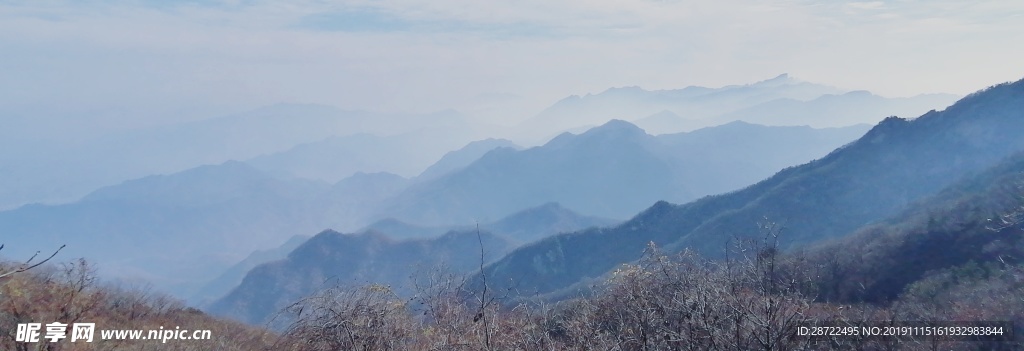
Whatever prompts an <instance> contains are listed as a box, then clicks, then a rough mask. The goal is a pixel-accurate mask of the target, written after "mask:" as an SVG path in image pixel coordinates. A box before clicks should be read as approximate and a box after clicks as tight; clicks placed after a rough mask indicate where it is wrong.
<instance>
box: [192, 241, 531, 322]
mask: <svg viewBox="0 0 1024 351" xmlns="http://www.w3.org/2000/svg"><path fill="white" fill-rule="evenodd" d="M513 247H514V244H513V243H512V242H510V241H508V240H506V239H504V238H503V237H501V236H498V235H494V234H491V233H489V232H486V231H481V232H479V233H478V232H476V231H452V232H449V233H447V234H445V235H443V236H441V237H438V238H433V239H415V240H402V241H396V240H394V239H391V238H388V237H387V236H386V235H383V234H382V233H379V232H375V231H368V232H365V233H363V234H341V233H338V232H335V231H324V232H321V233H319V234H317V235H316V236H314V237H313V238H311V239H309V240H308V241H306V242H305V243H303V244H302V245H300V246H299V247H298V248H296V249H295V250H294V251H292V252H291V253H289V254H288V257H287V258H285V259H283V260H279V261H275V262H271V263H266V264H263V265H260V266H257V267H256V268H254V269H253V270H251V271H249V273H248V274H247V275H246V276H245V279H244V280H242V282H241V285H239V286H238V287H237V288H235V289H234V290H232V291H231V292H230V293H228V295H227V296H225V297H223V298H222V299H219V300H217V301H215V302H214V303H213V304H211V305H210V306H209V308H208V309H207V310H208V311H210V312H211V313H214V314H217V315H221V316H227V317H231V318H234V319H237V320H241V321H246V322H248V323H250V324H265V323H268V322H272V320H273V318H274V317H275V314H276V312H278V311H280V310H281V309H283V308H285V307H287V306H288V305H289V304H291V303H293V302H295V301H297V300H298V299H300V298H302V297H305V296H308V295H310V294H312V293H314V292H316V291H317V290H319V289H323V288H325V287H330V286H335V285H343V286H344V285H357V286H358V285H364V284H377V285H381V286H389V287H391V289H395V290H397V291H399V292H400V293H401V294H402V295H409V294H411V293H415V288H414V285H415V284H414V283H412V280H413V279H414V278H418V279H430V278H431V277H432V274H440V275H444V274H447V273H456V274H461V273H466V272H469V271H471V270H473V269H479V267H480V266H481V264H483V263H487V262H490V261H493V260H495V259H497V258H499V257H501V256H502V255H504V254H505V253H507V252H508V251H509V250H511V249H512V248H513ZM421 283H422V282H421Z"/></svg>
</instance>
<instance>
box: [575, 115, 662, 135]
mask: <svg viewBox="0 0 1024 351" xmlns="http://www.w3.org/2000/svg"><path fill="white" fill-rule="evenodd" d="M610 134H613V135H622V136H626V135H646V134H647V132H646V131H644V130H643V129H641V128H640V127H637V126H636V125H635V124H633V123H629V122H627V121H623V120H621V119H613V120H610V121H608V122H605V124H602V125H600V126H597V127H594V128H591V129H590V130H588V131H586V132H585V133H583V134H582V135H610Z"/></svg>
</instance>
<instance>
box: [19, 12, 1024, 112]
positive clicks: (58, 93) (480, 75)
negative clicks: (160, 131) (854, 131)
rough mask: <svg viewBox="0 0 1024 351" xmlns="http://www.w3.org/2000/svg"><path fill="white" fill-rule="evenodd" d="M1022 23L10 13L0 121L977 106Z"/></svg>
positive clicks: (909, 15)
mask: <svg viewBox="0 0 1024 351" xmlns="http://www.w3.org/2000/svg"><path fill="white" fill-rule="evenodd" d="M1022 15H1024V2H1019V1H978V2H973V1H972V2H964V1H949V0H935V1H931V0H930V1H834V0H829V1H810V0H808V1H753V0H751V1H747V0H725V1H673V0H660V1H657V0H566V1H551V0H520V1H479V0H409V1H393V0H350V1H313V0H298V1H259V0H253V1H229V0H225V1H217V0H206V1H201V0H194V1H174V2H171V1H156V0H148V1H147V0H135V1H0V113H4V114H6V117H4V116H0V121H3V120H4V119H7V120H8V123H16V122H17V120H19V118H20V119H22V120H23V119H31V118H35V117H36V115H39V116H43V115H48V116H65V115H67V116H75V117H73V118H94V119H95V123H96V124H97V125H102V124H104V123H108V124H122V125H145V124H147V123H160V122H166V121H174V120H181V119H198V118H205V117H209V116H212V115H216V114H220V113H227V112H232V111H242V110H246V109H252V108H256V107H260V106H266V105H271V104H275V103H281V102H289V103H317V104H327V105H333V106H337V107H341V108H347V109H364V110H371V111H389V112H394V111H401V112H427V111H437V110H443V109H446V108H452V107H455V108H459V107H463V106H472V105H474V104H480V103H484V102H495V101H496V102H502V103H514V104H516V105H518V106H520V107H522V108H523V111H531V109H532V111H539V109H541V108H543V107H545V106H547V105H550V104H551V103H553V102H555V101H557V100H558V99H561V98H563V97H565V96H568V95H572V94H576V95H583V94H587V93H599V92H601V91H603V90H606V89H608V88H610V87H621V86H640V87H643V88H646V89H673V88H682V87H685V86H689V85H701V86H709V87H718V86H724V85H729V84H745V83H752V82H755V81H758V80H764V79H768V78H771V77H774V76H777V75H779V74H781V73H789V74H790V75H791V76H793V77H795V78H798V79H801V80H805V81H810V82H815V83H822V84H828V85H833V86H837V87H840V88H844V89H851V90H853V89H864V90H870V91H872V92H874V93H877V94H880V95H883V96H889V97H897V96H911V95H916V94H921V93H940V92H941V93H955V94H967V93H970V92H973V91H975V90H978V89H981V88H984V87H986V86H989V85H992V84H996V83H1000V82H1005V81H1012V80H1017V79H1020V78H1022V77H1024V65H1021V64H1020V63H1021V62H1024V45H1020V41H1021V40H1022V39H1024V16H1022ZM528 117H530V116H522V119H526V118H528ZM69 118H71V117H69ZM507 118H514V117H507Z"/></svg>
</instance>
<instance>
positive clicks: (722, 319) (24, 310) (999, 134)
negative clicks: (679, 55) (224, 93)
mask: <svg viewBox="0 0 1024 351" xmlns="http://www.w3.org/2000/svg"><path fill="white" fill-rule="evenodd" d="M976 88H981V87H976ZM478 107H479V106H478ZM498 108H500V106H498V107H495V109H498ZM493 110H494V109H488V108H482V107H479V108H477V109H462V110H460V109H458V108H449V109H444V110H440V111H439V112H432V113H413V112H410V113H398V112H394V113H391V112H389V113H384V112H371V111H364V110H349V109H342V108H337V107H333V106H328V105H322V104H283V103H282V104H275V105H270V106H265V107H262V108H258V109H254V110H247V111H244V112H237V113H232V114H227V115H221V116H218V117H211V118H205V119H196V120H190V121H182V122H178V123H169V124H163V125H156V126H147V127H140V128H133V129H125V130H117V131H111V132H109V133H102V134H97V135H94V136H90V137H82V138H81V139H80V140H74V141H67V142H66V143H54V144H53V145H49V146H48V147H46V148H39V149H31V148H28V149H25V148H22V149H19V150H18V151H17V152H13V151H10V150H11V149H4V150H2V151H0V153H2V155H0V160H2V161H3V164H4V166H3V167H0V168H2V172H0V184H2V187H0V209H2V210H0V244H3V246H2V247H0V349H4V350H36V349H40V350H42V349H46V350H151V349H161V350H163V349H168V350H463V349H465V350H598V349H600V350H937V349H941V350H1016V349H1021V348H1024V324H1022V323H1024V138H1022V137H1021V136H1024V80H1020V81H1016V82H1010V83H1001V84H996V85H992V86H990V87H987V88H983V89H980V90H978V91H977V92H974V93H971V94H969V95H966V96H957V95H952V94H924V95H917V96H912V97H903V98H887V97H882V96H879V95H875V94H873V93H870V92H867V91H862V90H853V91H848V90H844V89H840V88H836V87H832V86H829V85H824V84H818V83H811V82H807V81H803V80H800V79H797V78H794V77H792V76H790V75H788V74H783V75H779V76H777V77H774V78H771V79H767V80H762V81H757V82H752V83H748V84H739V85H727V86H722V87H702V86H689V87H685V88H681V89H667V90H646V89H642V88H639V87H619V88H610V89H607V90H605V91H603V92H601V93H597V94H587V95H585V96H578V95H572V96H569V97H566V98H563V99H561V100H558V101H556V102H554V103H553V104H551V105H549V106H547V107H546V108H543V109H540V110H539V112H536V111H535V113H533V114H531V115H524V116H520V117H521V118H520V119H519V120H517V121H516V122H515V123H496V122H494V121H493V120H488V119H486V118H482V117H480V116H481V114H487V113H490V112H489V111H493ZM39 123H46V122H45V121H40V122H39ZM55 165H59V166H60V167H61V169H63V170H65V171H62V172H40V170H47V169H51V168H52V167H54V166H55ZM51 254H53V255H52V257H51ZM40 322H42V323H43V324H47V323H50V322H59V323H64V324H65V325H66V326H72V325H75V323H95V325H96V328H97V329H104V330H115V329H116V330H129V329H131V330H146V329H158V330H162V329H163V328H164V327H166V326H171V327H170V328H168V329H174V326H179V327H180V328H184V329H189V330H204V331H209V334H210V335H211V337H210V340H202V341H199V340H185V339H187V337H186V334H187V333H178V334H174V335H173V336H174V337H175V338H180V339H183V340H170V341H167V337H164V339H163V340H164V342H159V341H156V342H154V340H143V339H138V340H131V339H116V338H115V339H102V338H101V337H99V336H97V339H100V340H95V341H93V342H91V343H82V342H78V341H76V342H72V340H71V338H70V335H71V334H68V335H69V336H68V338H66V339H64V340H59V341H56V342H46V340H45V339H43V341H42V342H37V343H26V342H24V340H23V339H24V337H25V336H26V335H29V334H27V333H29V330H28V329H26V328H27V327H25V326H24V325H28V324H29V323H40ZM943 323H945V324H943ZM986 323H987V324H986ZM19 328H20V329H19ZM815 328H817V329H815ZM824 328H833V329H834V330H839V331H843V333H834V334H829V333H824V332H823V333H819V334H815V335H814V336H813V337H812V336H810V335H809V334H808V333H809V332H808V331H809V330H817V331H823V330H832V329H824ZM844 328H848V329H844ZM872 328H875V329H877V330H886V329H885V328H890V330H902V331H903V332H902V333H896V335H888V336H878V335H868V334H867V333H868V332H870V331H871V330H873V329H872ZM915 328H916V329H915ZM994 328H999V329H998V330H999V331H998V333H996V331H995V329H994ZM40 330H41V331H39V333H40V334H39V335H40V336H45V335H50V334H46V333H47V330H46V327H45V326H44V327H42V329H40ZM926 331H927V333H929V334H925V333H926ZM69 333H70V332H69ZM935 333H942V334H941V336H942V337H938V335H940V334H935ZM964 333H969V334H964ZM97 335H100V334H97ZM104 335H106V334H104ZM111 335H113V334H111ZM160 335H164V334H160ZM167 335H170V334H167Z"/></svg>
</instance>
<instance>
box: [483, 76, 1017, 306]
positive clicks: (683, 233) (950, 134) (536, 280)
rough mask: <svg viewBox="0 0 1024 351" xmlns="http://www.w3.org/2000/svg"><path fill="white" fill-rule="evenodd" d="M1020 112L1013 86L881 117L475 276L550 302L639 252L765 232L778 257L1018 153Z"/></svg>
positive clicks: (710, 249)
mask: <svg viewBox="0 0 1024 351" xmlns="http://www.w3.org/2000/svg"><path fill="white" fill-rule="evenodd" d="M1022 111H1024V81H1018V82H1015V83H1007V84H1002V85H998V86H994V87H991V88H989V89H986V90H984V91H981V92H978V93H975V94H972V95H969V96H967V97H965V98H963V99H961V100H960V101H958V102H957V103H956V104H954V105H952V106H950V107H949V108H947V109H945V110H943V111H932V112H928V113H925V114H924V115H922V116H920V117H918V118H916V119H912V120H906V119H901V118H896V117H891V118H887V119H885V120H884V121H882V122H881V123H879V124H878V125H876V126H875V127H874V128H872V129H871V130H870V131H869V132H868V133H867V134H865V135H864V136H863V137H861V138H860V139H858V140H857V141H855V142H853V143H850V144H849V145H846V146H843V147H841V148H839V149H837V150H835V151H833V152H832V153H830V154H829V155H828V156H826V157H824V158H821V159H818V160H815V161H812V162H810V163H807V164H804V165H801V166H798V167H790V168H787V169H785V170H782V171H781V172H779V173H777V174H775V175H774V176H772V177H770V178H768V179H766V180H764V181H761V182H758V183H756V184H754V185H751V186H748V187H746V188H744V189H742V190H739V191H734V192H729V193H725V194H721V195H715V196H708V197H705V198H702V199H700V200H697V201H693V202H689V203H685V204H682V205H674V204H670V203H668V202H665V201H661V202H658V203H656V204H655V205H654V206H651V207H650V208H648V209H646V210H644V211H643V212H640V213H639V214H638V215H636V216H635V217H633V218H632V219H630V220H628V221H626V222H624V223H622V224H620V225H617V226H614V227H609V228H600V229H592V230H587V231H583V232H578V233H571V234H562V235H556V236H553V237H549V238H547V239H543V240H541V241H538V242H535V243H533V244H530V245H526V246H523V247H520V248H518V249H516V250H515V251H513V252H512V253H510V254H509V255H508V256H506V257H504V258H502V259H501V260H499V261H497V262H495V263H493V264H491V265H489V266H488V267H487V268H486V269H485V270H484V272H483V274H486V276H487V280H488V281H490V282H500V283H495V284H494V285H495V286H493V288H495V289H498V290H504V289H512V288H514V290H515V291H518V292H521V293H522V294H523V295H524V296H536V295H548V296H555V295H558V294H565V293H571V292H573V291H576V290H577V289H580V288H584V287H585V286H586V284H587V282H588V281H591V280H592V279H596V278H598V277H600V276H602V275H604V274H606V273H607V272H609V271H611V270H612V269H614V268H615V267H616V266H618V265H619V264H622V263H626V262H630V261H633V260H636V259H637V258H639V257H640V255H641V254H642V253H643V251H644V249H645V247H646V246H647V245H648V244H649V243H654V244H656V245H658V246H661V247H665V248H666V249H667V250H670V251H681V250H685V249H690V250H696V251H698V252H701V253H703V254H705V255H709V256H711V257H718V256H721V255H722V254H723V250H724V249H725V247H726V245H727V243H728V242H729V241H731V240H736V238H746V237H757V236H758V235H764V234H763V233H759V229H758V228H759V225H760V224H763V223H765V222H773V223H778V224H781V225H783V226H784V228H785V230H784V236H783V243H782V244H783V247H784V248H793V247H799V246H803V245H807V244H810V243H814V242H817V241H820V240H825V239H830V238H836V237H840V236H843V235H846V234H849V233H850V232H852V231H854V230H856V229H857V228H860V227H862V226H865V225H867V224H870V223H872V222H874V221H878V220H881V219H883V218H885V217H886V216H888V215H890V214H893V213H896V212H897V211H900V210H903V209H905V208H907V206H909V205H910V204H913V203H915V201H918V200H921V199H923V198H925V197H927V196H930V195H932V194H935V193H937V192H939V191H940V190H941V189H943V188H945V187H947V186H949V185H950V184H952V183H954V182H955V181H957V180H959V179H961V178H962V177H965V176H968V175H971V174H974V173H976V172H980V171H983V170H984V169H986V168H988V167H992V166H993V165H995V164H996V163H998V162H999V161H1001V160H1002V159H1004V158H1005V157H1007V156H1009V155H1011V154H1013V153H1015V152H1019V151H1021V150H1024V139H1021V138H1020V137H1019V136H1020V135H1024V134H1022V133H1024V123H1021V121H1022V119H1024V116H1022V113H1024V112H1022ZM477 279H478V280H477V281H479V277H478V278H477Z"/></svg>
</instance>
